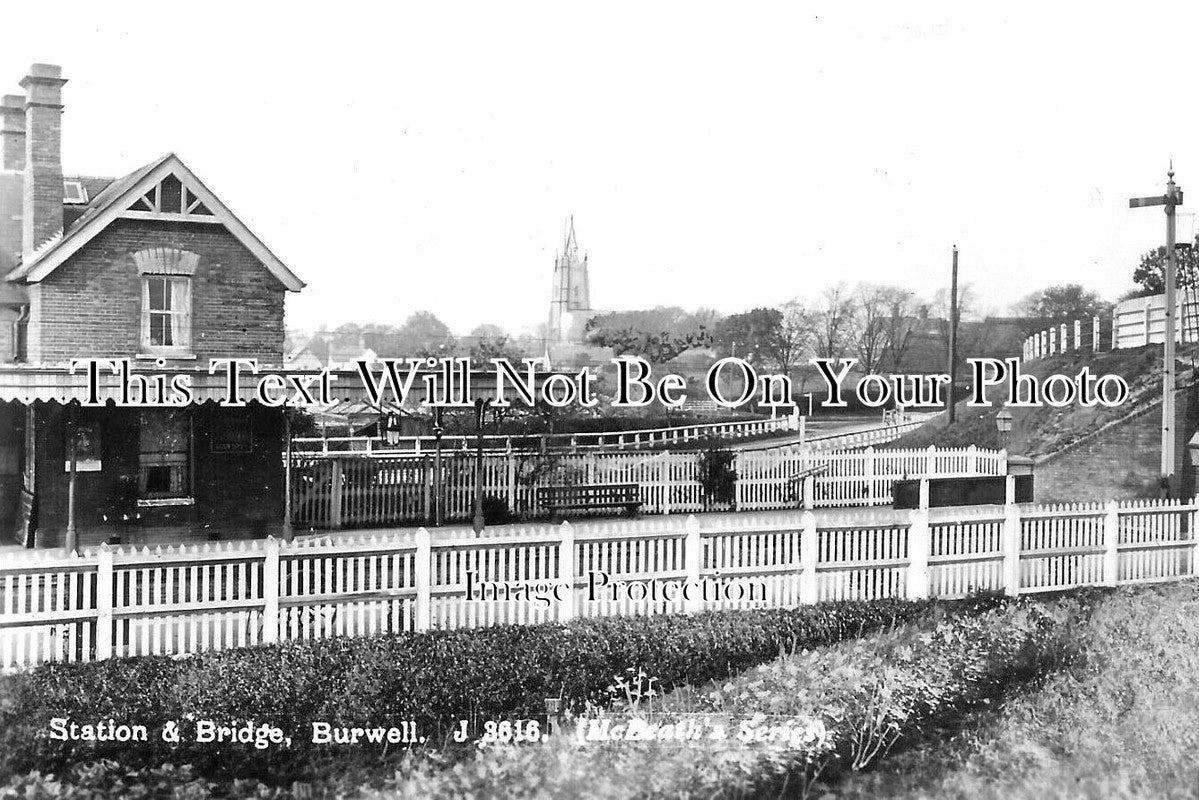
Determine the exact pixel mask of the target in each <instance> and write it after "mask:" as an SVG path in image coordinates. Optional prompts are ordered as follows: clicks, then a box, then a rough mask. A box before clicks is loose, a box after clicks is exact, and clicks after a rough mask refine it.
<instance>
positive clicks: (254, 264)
mask: <svg viewBox="0 0 1199 800" xmlns="http://www.w3.org/2000/svg"><path fill="white" fill-rule="evenodd" d="M159 246H162V247H176V248H181V249H183V250H189V251H191V252H194V253H198V254H199V255H200V262H199V266H198V267H197V268H196V273H195V275H194V276H193V280H192V348H191V352H192V353H194V354H195V355H196V357H197V358H196V364H197V365H199V366H205V365H207V363H208V359H209V358H225V357H232V356H238V357H242V358H257V359H259V360H260V362H262V363H264V364H275V365H277V364H281V363H282V361H283V335H284V329H283V302H284V292H285V290H284V288H283V285H282V284H280V283H279V281H278V280H276V279H275V277H274V276H273V275H271V274H270V272H269V271H268V270H267V269H266V267H264V266H262V264H261V263H260V262H259V261H258V260H257V259H256V258H255V257H254V256H253V255H252V254H251V253H250V251H249V250H247V249H246V248H245V247H243V246H242V245H241V243H239V242H238V241H237V240H236V239H235V238H234V237H233V236H232V235H231V234H230V233H229V232H228V231H226V230H225V228H224V227H223V226H220V225H211V224H194V223H171V222H152V221H142V220H116V221H115V222H113V224H112V225H110V226H109V227H108V228H107V229H106V230H105V231H104V232H103V233H101V234H100V235H99V236H97V237H96V238H95V239H93V240H92V241H91V242H89V243H88V244H87V245H86V246H85V247H84V248H83V249H82V250H80V251H79V252H78V253H76V254H75V255H74V256H72V257H71V258H70V259H68V261H67V262H66V263H65V264H63V265H62V266H60V267H59V268H58V269H56V270H55V271H54V272H53V273H52V274H51V275H50V276H49V277H47V278H46V279H45V280H43V281H42V282H41V283H37V284H31V285H30V292H29V309H30V320H29V342H28V346H29V361H30V362H32V363H44V364H57V363H65V362H67V361H69V360H70V359H72V358H80V357H89V356H94V357H107V358H117V357H133V356H135V355H137V353H138V352H139V351H140V340H141V303H142V288H141V276H140V275H139V274H138V271H137V268H136V266H135V265H134V263H133V259H132V254H133V253H134V252H137V251H138V250H142V249H144V248H147V247H159Z"/></svg>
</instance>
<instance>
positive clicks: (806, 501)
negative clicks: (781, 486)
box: [803, 475, 816, 511]
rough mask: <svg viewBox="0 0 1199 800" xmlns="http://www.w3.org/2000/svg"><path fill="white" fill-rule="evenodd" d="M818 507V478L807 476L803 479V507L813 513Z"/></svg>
mask: <svg viewBox="0 0 1199 800" xmlns="http://www.w3.org/2000/svg"><path fill="white" fill-rule="evenodd" d="M815 505H816V476H815V475H805V476H804V479H803V507H804V508H805V509H806V510H808V511H811V510H812V509H813V508H814V507H815Z"/></svg>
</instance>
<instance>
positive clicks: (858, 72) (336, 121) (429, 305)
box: [0, 1, 1199, 333]
mask: <svg viewBox="0 0 1199 800" xmlns="http://www.w3.org/2000/svg"><path fill="white" fill-rule="evenodd" d="M22 6H23V7H17V6H15V5H14V4H5V5H4V8H3V12H2V13H3V22H2V27H3V29H4V31H5V34H4V47H3V49H2V50H0V92H3V93H11V92H18V91H19V87H18V85H17V84H18V81H19V80H20V78H21V77H22V76H23V75H24V74H25V72H26V70H27V68H28V66H29V64H30V63H31V62H33V61H44V62H52V63H59V64H61V65H62V66H63V70H64V75H65V77H67V78H68V79H69V80H70V82H69V83H68V84H67V86H66V88H65V103H66V112H65V113H66V117H65V120H64V164H65V170H66V172H67V173H68V174H70V173H80V174H97V175H114V174H121V173H124V172H127V171H129V170H132V169H133V168H135V167H137V166H138V165H140V164H142V163H144V162H147V161H149V160H151V159H152V158H154V157H156V156H157V155H159V154H161V153H163V152H166V151H169V150H174V151H175V152H178V153H179V154H180V155H181V156H182V157H183V159H184V160H185V161H186V162H187V164H188V165H189V166H190V167H192V169H193V170H195V171H196V173H197V174H198V175H199V176H200V177H201V179H202V180H204V181H205V182H206V183H207V184H208V186H209V187H210V188H211V189H213V190H214V191H215V192H216V193H217V194H218V195H219V196H220V197H221V198H222V199H223V200H225V201H226V202H227V203H228V205H229V206H230V207H231V208H232V209H233V211H234V212H235V213H236V214H238V215H239V216H240V217H241V218H242V219H243V220H244V221H246V222H247V223H248V224H249V225H250V227H251V228H252V229H253V230H254V231H255V232H256V233H257V234H258V235H259V236H260V237H261V238H262V239H263V240H264V241H265V242H266V243H267V245H268V246H270V247H271V248H272V249H273V250H275V252H276V253H277V254H278V255H279V256H280V257H282V258H283V260H284V261H285V262H286V263H287V264H288V265H289V266H290V267H291V268H292V269H293V270H294V271H295V272H296V273H297V274H299V276H300V277H301V278H302V279H303V280H305V281H307V282H308V288H307V289H305V290H304V291H303V292H302V293H301V294H300V295H299V296H292V297H291V298H289V303H288V323H289V325H292V326H297V325H298V326H307V327H315V326H316V325H318V324H321V323H327V324H329V325H330V326H335V325H337V324H339V323H341V322H346V321H355V322H371V321H375V322H385V323H392V324H399V323H401V322H402V321H403V319H404V318H405V317H406V316H407V315H408V314H410V313H411V312H413V311H416V310H418V309H428V310H431V311H433V312H434V313H435V314H437V315H438V316H439V317H441V318H442V319H443V320H445V321H446V322H447V323H448V324H449V325H450V326H451V328H453V329H454V330H455V331H456V332H459V333H465V332H466V331H467V330H469V329H470V328H471V327H473V326H474V325H475V324H478V323H482V322H496V323H499V324H501V325H504V326H505V327H507V328H509V329H511V330H512V331H513V332H514V333H516V332H519V331H520V330H521V329H522V328H526V327H532V326H534V325H536V324H537V323H540V322H543V321H544V320H545V318H546V315H547V309H548V300H549V297H548V296H549V291H550V279H551V273H552V267H553V258H554V253H555V250H556V249H558V248H559V247H560V246H561V240H562V234H563V226H564V222H565V219H566V218H567V216H568V215H570V214H572V213H573V214H574V216H575V222H576V228H577V231H578V237H579V242H580V244H581V246H582V248H583V249H585V250H586V251H588V253H589V254H590V257H591V258H590V264H591V287H592V301H593V305H594V306H595V307H597V308H602V309H623V308H640V307H648V306H653V305H659V304H677V305H682V306H684V307H687V308H695V307H698V306H707V307H714V308H716V309H718V310H719V311H722V312H725V313H730V312H736V311H742V310H746V309H748V308H751V307H753V306H757V305H775V304H777V303H779V302H781V301H783V300H786V299H789V298H790V297H792V296H794V295H808V296H812V295H815V294H817V293H818V292H819V290H820V288H821V287H823V286H824V285H826V284H828V283H830V282H833V281H837V280H847V281H850V282H854V281H858V280H868V281H875V282H886V283H898V284H902V285H905V286H907V287H908V288H911V289H912V290H914V291H916V292H918V293H920V294H923V295H927V296H931V295H932V294H933V292H935V291H936V290H937V289H938V288H940V287H943V286H945V285H946V284H947V282H948V270H949V261H950V257H949V253H950V247H951V245H953V244H954V243H956V244H957V245H958V246H959V247H960V249H961V251H962V254H961V265H962V275H963V281H965V282H969V283H972V284H973V285H974V287H975V290H976V293H977V294H978V296H979V298H980V300H981V302H982V305H983V306H984V307H986V308H990V309H994V310H1002V309H1003V308H1005V307H1006V306H1007V305H1009V304H1010V303H1011V302H1013V301H1015V300H1017V299H1019V298H1020V297H1022V296H1023V295H1025V294H1027V293H1028V292H1030V291H1032V290H1034V289H1038V288H1041V287H1043V286H1045V285H1048V284H1051V283H1064V282H1078V283H1083V284H1085V285H1086V286H1088V287H1089V288H1092V289H1095V290H1098V291H1100V292H1101V293H1102V294H1103V295H1104V296H1105V297H1107V298H1108V299H1114V298H1115V296H1116V295H1118V294H1119V293H1120V292H1122V291H1124V290H1126V289H1129V288H1131V285H1132V284H1131V273H1132V269H1133V267H1134V266H1135V264H1136V262H1137V260H1138V257H1139V254H1141V253H1142V252H1144V251H1146V250H1148V249H1150V248H1152V247H1154V246H1156V245H1158V244H1160V243H1161V242H1162V240H1163V237H1164V233H1163V224H1162V214H1161V212H1160V210H1159V209H1140V210H1137V211H1130V210H1129V208H1128V202H1127V201H1128V198H1129V197H1131V196H1134V195H1149V194H1160V193H1161V192H1162V191H1163V185H1164V181H1165V170H1166V164H1167V160H1168V159H1169V158H1171V157H1173V159H1174V164H1175V168H1176V171H1177V180H1178V181H1179V183H1180V184H1181V185H1182V187H1183V188H1184V190H1185V189H1188V188H1190V187H1191V186H1194V188H1195V190H1196V192H1199V126H1197V125H1196V122H1197V117H1199V110H1197V101H1196V98H1195V96H1194V94H1195V92H1194V84H1195V81H1194V79H1193V77H1192V75H1193V73H1194V70H1193V67H1194V61H1195V56H1194V54H1193V48H1191V46H1190V44H1189V41H1190V37H1191V36H1193V35H1194V32H1195V30H1196V25H1195V23H1196V16H1197V14H1199V12H1197V11H1196V10H1195V9H1194V7H1193V4H1189V5H1184V4H1181V3H1179V4H1172V5H1171V6H1169V7H1155V8H1154V9H1152V10H1143V7H1141V6H1137V5H1135V4H1131V3H1129V4H1122V5H1120V6H1111V7H1117V8H1119V9H1121V13H1113V12H1110V11H1103V10H1099V7H1098V6H1090V7H1087V8H1086V9H1085V10H1079V9H1077V8H1065V7H1063V8H1061V9H1060V10H1055V9H1053V8H1052V7H1048V6H1046V5H1045V4H1027V5H1021V4H1012V3H1004V4H988V7H987V8H986V9H985V10H978V9H977V8H970V9H966V8H965V7H963V5H962V4H945V5H942V6H934V5H931V4H920V5H919V6H917V5H915V4H907V3H904V4H896V3H879V4H853V7H852V8H850V7H849V6H850V4H846V3H830V4H814V3H779V4H772V3H756V4H752V5H749V4H744V3H728V4H724V5H708V4H697V3H681V2H680V3H672V4H647V3H627V4H625V3H603V4H600V3H587V4H576V3H560V2H554V3H479V4H473V3H469V4H468V3H422V4H419V5H417V4H409V3H387V4H383V3H380V4H378V5H366V4H357V3H353V2H344V1H343V2H338V3H331V4H326V5H324V6H323V7H322V8H321V9H320V10H319V11H318V10H307V8H302V7H301V5H300V4H294V3H293V4H278V5H274V6H267V5H262V4H258V3H250V2H240V3H233V4H226V3H221V2H206V3H204V4H201V5H194V4H193V5H189V6H186V7H183V6H180V5H178V4H170V3H162V2H155V3H146V4H132V3H115V2H114V3H103V4H101V3H95V2H90V3H80V4H74V3H57V4H54V5H53V6H52V9H53V10H47V11H38V10H35V9H37V8H39V6H37V5H35V4H32V3H28V4H22ZM747 6H748V8H749V10H747ZM1194 197H1195V200H1194V201H1188V202H1190V203H1191V204H1192V205H1193V206H1195V209H1196V210H1199V194H1195V195H1194ZM1182 210H1183V211H1188V212H1189V211H1190V210H1191V209H1189V208H1188V207H1187V206H1185V205H1184V207H1183V209H1182ZM1193 225H1194V223H1193V217H1191V216H1189V215H1188V216H1184V217H1181V219H1180V229H1181V232H1180V238H1184V237H1186V236H1188V235H1190V234H1191V233H1192V231H1193Z"/></svg>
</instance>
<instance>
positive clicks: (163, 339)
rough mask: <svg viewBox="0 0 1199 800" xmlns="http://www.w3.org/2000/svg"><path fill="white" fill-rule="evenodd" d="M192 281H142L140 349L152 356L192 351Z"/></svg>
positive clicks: (150, 278)
mask: <svg viewBox="0 0 1199 800" xmlns="http://www.w3.org/2000/svg"><path fill="white" fill-rule="evenodd" d="M191 317H192V299H191V278H179V277H174V276H166V275H146V276H144V277H143V278H142V349H143V350H145V352H147V353H149V354H153V355H158V354H163V353H166V354H170V353H175V352H186V351H187V350H189V349H190V348H191V332H192V331H191V328H192V326H191Z"/></svg>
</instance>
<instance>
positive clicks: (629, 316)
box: [586, 306, 715, 364]
mask: <svg viewBox="0 0 1199 800" xmlns="http://www.w3.org/2000/svg"><path fill="white" fill-rule="evenodd" d="M714 315H715V312H713V311H711V310H706V309H705V310H701V312H697V313H696V314H691V313H688V312H687V311H684V310H683V309H681V308H679V307H677V306H658V307H657V308H653V309H649V310H641V311H617V312H611V313H608V314H600V315H598V316H595V317H592V318H591V319H590V320H588V322H587V327H586V330H587V340H588V341H589V342H590V343H592V344H594V345H596V346H598V347H611V348H612V350H613V352H615V353H616V354H617V355H634V356H641V357H642V358H645V359H646V360H648V361H651V362H654V363H659V364H660V363H663V362H665V361H669V360H670V359H672V358H674V357H675V356H677V355H679V354H680V353H683V352H686V351H687V350H691V349H693V348H696V347H707V346H708V345H709V344H710V343H711V334H710V332H709V330H708V325H707V323H706V322H705V321H704V320H710V319H712V318H713V316H714Z"/></svg>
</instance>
